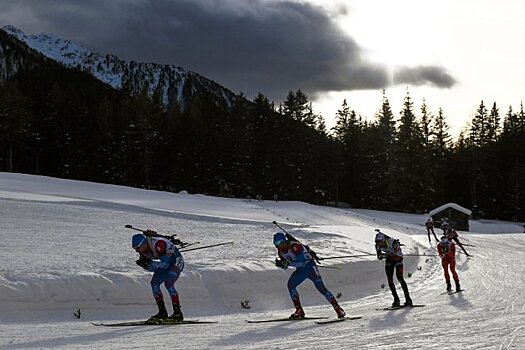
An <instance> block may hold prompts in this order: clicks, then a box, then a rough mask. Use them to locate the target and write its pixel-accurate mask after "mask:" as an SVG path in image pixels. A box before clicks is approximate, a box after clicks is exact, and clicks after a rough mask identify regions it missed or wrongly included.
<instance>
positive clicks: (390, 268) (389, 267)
mask: <svg viewBox="0 0 525 350" xmlns="http://www.w3.org/2000/svg"><path fill="white" fill-rule="evenodd" d="M385 272H386V279H387V281H388V287H389V288H390V292H392V296H393V297H394V303H393V304H392V305H393V306H396V304H397V305H399V296H398V295H397V291H396V286H395V285H394V264H393V263H391V262H386V263H385Z"/></svg>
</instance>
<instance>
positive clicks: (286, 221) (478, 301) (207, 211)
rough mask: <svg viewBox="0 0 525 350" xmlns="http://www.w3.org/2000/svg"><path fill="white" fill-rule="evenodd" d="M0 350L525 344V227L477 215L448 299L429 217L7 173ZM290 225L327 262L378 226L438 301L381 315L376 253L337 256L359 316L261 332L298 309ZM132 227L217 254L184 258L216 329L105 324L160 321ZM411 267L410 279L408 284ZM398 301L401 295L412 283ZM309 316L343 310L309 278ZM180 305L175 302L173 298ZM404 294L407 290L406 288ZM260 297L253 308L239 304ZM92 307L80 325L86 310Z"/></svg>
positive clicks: (333, 264)
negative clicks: (286, 267) (279, 234)
mask: <svg viewBox="0 0 525 350" xmlns="http://www.w3.org/2000/svg"><path fill="white" fill-rule="evenodd" d="M0 218H1V222H2V229H1V230H0V238H1V239H0V250H1V251H2V264H1V265H0V329H1V331H0V349H34V348H37V349H48V348H49V349H51V348H52V349H104V350H107V349H135V348H137V349H138V348H146V347H148V348H161V347H162V348H172V349H240V348H242V349H299V348H305V347H308V348H314V349H332V348H344V349H348V348H359V349H443V348H446V349H460V348H461V349H523V348H525V329H524V325H525V301H524V299H523V297H522V291H523V289H524V287H525V282H524V281H525V280H524V278H523V275H524V272H525V271H524V267H523V261H524V260H525V250H524V249H522V246H523V245H524V244H525V235H524V234H523V223H513V222H501V221H492V220H479V221H478V220H471V222H470V227H471V230H472V232H460V239H461V240H463V241H465V242H466V243H468V244H470V245H472V246H468V247H466V248H467V250H468V251H469V252H470V253H471V254H472V255H474V257H473V258H472V259H468V260H467V259H466V257H465V255H463V254H458V256H457V270H458V273H459V275H460V278H461V282H462V286H463V287H464V288H465V289H466V291H465V292H463V293H458V294H454V295H451V296H449V295H440V293H441V292H443V291H444V286H445V283H444V278H443V274H442V269H441V266H440V264H439V259H438V258H437V257H435V256H433V255H435V249H434V248H433V247H432V248H431V247H429V245H428V239H427V235H426V231H425V229H424V222H425V220H426V218H427V216H426V215H423V214H421V215H416V214H401V213H393V212H381V211H374V210H358V209H345V210H343V209H337V208H329V207H321V206H313V205H309V204H306V203H302V202H292V201H289V202H286V201H284V202H283V201H279V202H275V201H270V200H265V201H261V202H259V201H253V200H252V201H248V200H246V199H226V198H217V197H209V196H204V195H199V194H188V193H186V192H181V193H178V194H175V193H166V192H158V191H147V190H141V189H134V188H127V187H122V186H114V185H105V184H96V183H89V182H80V181H72V180H64V179H55V178H49V177H43V176H33V175H24V174H12V173H0ZM273 220H276V221H277V222H278V223H279V224H281V225H282V226H283V227H284V228H285V229H286V230H287V231H288V232H290V233H291V234H293V235H294V236H296V237H297V238H299V239H300V240H302V241H304V242H305V243H307V244H309V246H310V247H311V248H313V249H315V250H316V251H317V252H318V254H319V255H320V256H322V257H334V256H341V255H363V254H364V253H370V254H373V253H374V247H373V238H374V234H375V232H374V229H375V228H380V229H381V230H382V231H383V232H385V233H387V234H389V235H392V236H394V237H397V238H399V239H400V240H401V242H402V243H403V244H405V246H404V247H403V251H404V253H405V254H406V255H423V254H426V256H406V257H405V278H406V280H407V283H408V286H409V289H410V291H411V296H412V299H413V300H414V302H415V303H418V304H426V306H425V307H423V308H418V309H411V310H397V311H388V312H386V311H377V310H376V308H381V307H384V306H388V305H389V304H390V303H391V301H392V300H391V295H390V292H389V291H388V287H385V288H382V286H383V285H384V284H385V283H386V278H385V274H384V266H383V262H381V261H378V260H377V259H376V258H375V256H374V255H370V256H360V257H355V258H344V259H333V260H326V261H324V262H323V264H322V265H323V266H326V268H321V269H320V272H321V274H322V276H323V280H324V282H325V284H326V286H327V287H328V289H330V290H331V291H332V292H333V293H334V294H340V295H341V297H340V298H339V302H340V303H341V305H342V306H343V307H344V308H345V310H346V311H347V313H348V314H349V315H361V316H363V318H362V319H360V320H355V321H346V322H342V323H336V324H332V325H323V326H321V325H316V324H315V323H313V322H312V321H304V322H298V323H266V324H248V323H246V322H245V321H244V320H246V319H262V318H267V317H276V316H278V317H282V316H287V315H289V314H290V313H291V312H292V311H293V310H292V309H293V308H292V305H291V301H290V299H289V296H288V292H287V289H286V281H287V278H288V276H289V274H290V271H283V270H280V269H278V268H276V267H275V266H274V265H273V260H274V259H275V248H274V247H273V244H272V236H273V233H275V232H276V231H277V230H278V229H277V228H276V227H275V226H274V225H273V224H272V221H273ZM125 224H132V225H133V226H135V227H139V228H151V229H155V230H157V231H158V232H160V233H165V234H177V235H178V236H177V237H178V238H179V239H181V240H183V241H188V242H197V241H198V242H200V245H211V244H217V243H222V242H228V241H233V242H234V244H233V245H225V246H220V247H214V248H209V249H202V250H196V251H193V252H186V253H183V255H184V258H185V261H186V267H185V269H184V272H183V275H182V276H181V278H180V279H179V281H178V282H177V283H176V287H177V289H178V290H179V292H180V297H181V303H182V309H183V312H184V314H185V317H186V318H187V319H201V320H211V321H217V323H213V324H205V325H181V326H173V327H170V328H166V327H160V326H159V327H157V326H153V327H148V328H144V327H134V328H104V327H95V326H93V325H92V324H91V322H93V321H116V320H118V321H127V320H140V319H144V318H146V317H148V316H149V315H151V314H153V313H154V312H156V310H155V309H156V308H155V305H154V301H153V298H152V296H151V292H150V287H149V280H150V277H151V274H150V273H148V272H145V271H144V270H142V269H141V268H139V267H138V266H136V265H135V264H134V260H135V259H136V258H137V256H136V253H135V252H134V251H133V250H132V249H131V246H130V239H131V236H132V234H133V233H134V231H130V230H128V229H125V228H124V225H125ZM408 274H410V275H411V277H408ZM397 288H398V292H401V290H400V287H399V285H398V286H397ZM299 293H300V295H301V299H302V302H303V304H304V306H305V310H306V313H307V315H311V316H314V315H320V316H330V317H333V316H334V315H335V313H334V311H333V310H332V308H331V307H330V306H329V305H328V304H327V302H326V300H325V299H324V298H323V297H322V296H321V295H320V294H319V293H318V292H317V291H316V290H315V288H314V287H313V285H312V284H311V283H310V282H309V281H305V282H304V283H303V284H302V285H301V286H300V287H299ZM164 294H165V298H166V299H167V297H166V296H167V293H166V291H165V290H164ZM401 294H402V293H401ZM245 300H248V301H249V305H250V306H251V308H250V309H244V308H242V307H241V305H240V303H241V302H242V301H245ZM78 309H80V310H81V318H80V319H78V318H76V317H75V316H74V315H73V313H74V312H75V311H76V310H78Z"/></svg>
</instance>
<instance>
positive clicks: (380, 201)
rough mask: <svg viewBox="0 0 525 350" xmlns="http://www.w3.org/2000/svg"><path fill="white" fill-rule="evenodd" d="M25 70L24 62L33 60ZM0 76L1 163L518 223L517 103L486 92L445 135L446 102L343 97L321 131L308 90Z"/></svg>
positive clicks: (520, 142) (86, 176) (144, 184)
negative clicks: (166, 101) (332, 121)
mask: <svg viewBox="0 0 525 350" xmlns="http://www.w3.org/2000/svg"><path fill="white" fill-rule="evenodd" d="M29 67H31V65H29ZM32 67H33V68H30V69H26V70H21V71H20V72H18V73H17V74H16V75H15V76H14V77H12V78H11V79H9V80H7V81H6V82H5V83H4V84H2V85H1V86H0V170H1V171H7V172H20V173H29V174H40V175H48V176H55V177H61V178H68V179H78V180H87V181H95V182H102V183H111V184H120V185H127V186H135V187H141V188H148V189H157V190H166V191H174V192H178V191H181V190H186V191H188V192H190V193H204V194H210V195H218V196H229V197H240V198H248V197H250V198H256V197H261V198H266V199H274V198H278V199H283V200H302V201H306V202H310V203H316V204H325V203H342V202H345V203H348V204H349V205H350V206H352V207H359V208H371V209H378V210H392V211H403V212H418V213H423V212H425V211H428V210H430V209H433V208H435V207H437V206H439V205H441V204H443V203H446V202H455V203H458V204H460V205H463V206H465V207H467V208H471V209H472V210H473V211H474V214H475V215H476V216H478V217H487V218H498V219H508V220H522V221H523V220H525V176H524V174H525V155H524V152H523V151H524V150H525V112H524V110H523V105H520V108H519V109H518V110H514V109H513V108H512V107H509V109H508V110H507V111H506V112H504V113H505V114H504V115H502V113H501V112H500V110H499V108H498V107H497V106H496V103H494V104H493V105H492V107H490V108H489V107H487V106H485V104H484V102H483V101H482V102H481V104H480V105H479V108H478V109H477V112H476V113H475V115H474V117H473V119H472V121H471V124H470V125H469V126H468V128H467V129H465V130H464V132H463V133H462V134H461V135H460V137H459V138H458V140H456V141H454V140H452V137H451V135H450V133H449V129H450V127H449V125H448V124H447V118H446V116H445V113H444V111H443V110H441V109H439V110H437V111H431V110H429V108H428V107H427V105H426V103H425V102H424V103H423V104H422V105H421V106H414V104H413V102H412V100H411V97H410V94H409V93H407V95H406V97H405V99H404V104H403V107H402V110H401V111H400V112H399V113H397V114H396V113H394V112H393V111H392V109H391V108H390V103H389V101H388V98H387V96H386V94H385V93H383V100H382V102H381V103H380V105H379V106H378V112H377V113H376V115H375V116H373V117H367V118H364V117H362V116H359V115H358V114H357V113H356V112H355V111H354V110H352V108H351V106H349V105H348V104H347V102H346V101H343V102H342V105H341V106H340V108H339V110H338V112H337V114H336V125H335V127H334V128H333V130H327V129H326V125H325V123H324V120H323V118H322V117H321V116H320V115H318V114H316V113H315V112H314V111H313V109H312V106H311V102H310V101H309V100H308V97H307V96H306V95H305V94H304V93H303V92H302V91H301V90H297V91H290V92H289V94H288V96H287V98H286V100H285V101H284V102H283V103H282V104H281V105H280V106H275V105H274V103H273V102H271V101H270V100H269V99H268V98H267V97H265V96H264V95H262V94H259V95H258V96H257V97H256V98H255V99H254V100H253V101H248V100H247V99H246V98H245V97H244V96H242V94H241V95H240V96H238V99H237V101H236V103H235V104H234V105H233V106H231V105H225V103H224V102H222V101H221V100H219V99H218V98H217V97H216V96H214V95H213V94H211V93H210V94H206V93H203V94H200V95H198V96H196V97H194V98H193V100H192V101H191V103H189V104H188V105H187V106H186V107H184V108H183V107H182V106H179V105H177V104H172V105H170V106H169V107H167V108H166V107H165V106H164V105H163V104H162V101H161V97H160V96H153V97H149V96H148V95H147V94H146V92H143V93H142V94H140V95H138V96H137V95H136V96H130V94H128V93H127V92H126V91H118V90H114V89H112V88H110V87H108V86H106V85H104V84H102V83H101V82H99V81H97V80H95V79H93V78H92V77H90V76H88V75H87V74H85V73H82V72H80V71H76V70H71V69H64V68H63V67H62V66H60V65H58V64H45V65H33V66H32Z"/></svg>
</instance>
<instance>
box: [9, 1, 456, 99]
mask: <svg viewBox="0 0 525 350" xmlns="http://www.w3.org/2000/svg"><path fill="white" fill-rule="evenodd" d="M339 11H340V12H341V13H344V12H345V11H348V10H347V9H346V8H345V7H340V8H339ZM13 20H14V21H15V23H13V22H12V21H13ZM0 24H2V25H5V24H13V25H15V26H17V27H19V28H20V29H22V30H23V31H26V32H27V33H28V34H33V33H38V32H41V31H44V32H50V33H53V34H55V35H57V36H59V37H62V38H65V39H69V40H72V41H74V42H77V43H78V44H80V45H82V46H84V47H86V48H88V49H90V50H93V51H97V52H99V53H102V54H105V53H113V54H115V55H117V56H119V57H121V58H124V59H128V60H136V61H146V62H156V63H169V64H175V65H178V66H181V67H183V68H185V69H189V70H193V71H196V72H198V73H200V74H202V75H204V76H206V77H208V78H211V79H213V80H215V81H217V82H219V83H220V84H222V85H224V86H226V87H228V88H230V89H232V90H233V91H235V92H241V91H242V92H244V93H245V94H246V95H247V96H248V97H250V98H251V97H253V96H254V95H255V94H256V93H257V92H259V91H260V92H262V93H263V94H265V95H266V96H268V97H270V98H271V99H273V100H275V101H281V100H283V99H284V97H285V96H286V93H287V92H288V91H290V90H297V89H302V90H303V91H305V92H306V93H307V94H309V95H311V96H315V95H317V94H319V93H322V92H326V91H344V90H363V89H379V88H383V87H386V86H387V85H388V84H389V76H388V74H387V70H386V69H385V67H383V66H380V65H377V64H374V63H371V62H367V61H366V60H364V59H363V56H362V52H361V48H360V47H359V46H358V45H357V44H356V42H355V41H354V40H353V39H352V38H351V37H350V36H349V35H348V34H347V33H344V32H343V31H342V30H341V29H340V28H339V27H338V26H337V25H336V23H335V22H334V20H333V18H332V17H331V16H330V14H328V13H327V12H326V10H324V9H322V8H320V7H317V6H314V5H312V4H308V3H297V2H289V1H282V0H281V1H275V0H220V1H217V0H142V1H132V0H111V1H106V0H91V1H84V0H69V1H59V0H33V1H32V0H17V1H13V2H11V3H10V4H9V5H4V4H3V3H2V2H0ZM37 28H38V29H37ZM396 78H398V80H396V81H398V82H400V83H411V84H432V85H435V86H438V87H450V86H452V85H453V83H454V79H453V78H452V77H450V76H449V75H448V74H447V73H446V72H445V71H444V70H443V69H442V68H440V67H420V68H416V69H411V68H403V69H401V70H398V74H397V75H396Z"/></svg>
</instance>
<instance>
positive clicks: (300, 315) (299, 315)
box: [290, 306, 304, 320]
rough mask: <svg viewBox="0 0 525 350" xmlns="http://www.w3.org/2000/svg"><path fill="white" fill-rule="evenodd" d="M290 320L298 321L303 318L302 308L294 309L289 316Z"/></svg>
mask: <svg viewBox="0 0 525 350" xmlns="http://www.w3.org/2000/svg"><path fill="white" fill-rule="evenodd" d="M290 318H291V319H295V320H297V319H300V318H304V310H303V308H302V307H300V306H299V307H297V308H296V309H295V312H294V313H293V314H291V315H290Z"/></svg>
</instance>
